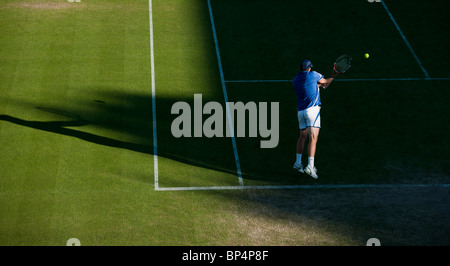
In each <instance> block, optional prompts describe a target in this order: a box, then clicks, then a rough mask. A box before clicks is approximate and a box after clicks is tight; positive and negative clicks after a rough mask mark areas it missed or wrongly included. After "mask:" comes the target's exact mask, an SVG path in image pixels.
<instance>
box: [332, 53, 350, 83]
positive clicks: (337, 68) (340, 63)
mask: <svg viewBox="0 0 450 266" xmlns="http://www.w3.org/2000/svg"><path fill="white" fill-rule="evenodd" d="M351 66H352V57H351V56H349V55H341V56H339V57H338V59H336V61H335V62H334V66H333V73H332V74H331V78H334V77H336V76H337V75H340V74H344V73H345V72H346V71H347V70H349V69H350V67H351Z"/></svg>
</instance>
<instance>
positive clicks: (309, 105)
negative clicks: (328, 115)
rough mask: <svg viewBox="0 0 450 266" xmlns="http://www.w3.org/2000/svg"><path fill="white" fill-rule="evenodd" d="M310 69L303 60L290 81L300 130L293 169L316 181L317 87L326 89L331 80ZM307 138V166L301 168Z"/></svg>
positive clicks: (319, 106)
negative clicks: (295, 97)
mask: <svg viewBox="0 0 450 266" xmlns="http://www.w3.org/2000/svg"><path fill="white" fill-rule="evenodd" d="M312 67H313V64H312V63H311V61H310V60H308V59H304V60H303V61H302V62H301V65H300V69H301V71H300V72H299V73H298V74H297V76H295V77H294V79H293V80H292V83H293V85H294V90H295V93H296V95H297V115H298V123H299V128H300V136H299V138H298V140H297V160H296V162H295V164H294V168H295V169H297V170H298V171H299V172H300V173H305V172H306V173H307V174H308V175H310V176H312V177H313V178H315V179H317V178H319V176H318V175H317V169H316V167H314V156H315V154H316V146H317V139H318V137H319V130H320V108H321V102H320V91H319V87H323V88H326V87H328V85H330V83H331V82H332V81H333V78H328V79H325V78H324V76H323V75H322V74H320V73H317V72H316V71H311V68H312ZM308 136H309V145H308V164H307V165H306V167H305V168H303V164H302V154H303V148H304V146H305V141H306V138H308Z"/></svg>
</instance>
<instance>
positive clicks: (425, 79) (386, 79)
mask: <svg viewBox="0 0 450 266" xmlns="http://www.w3.org/2000/svg"><path fill="white" fill-rule="evenodd" d="M433 80H434V81H437V80H450V78H361V79H334V80H333V82H336V81H433ZM291 81H292V80H290V79H267V80H264V79H255V80H226V81H225V82H226V83H282V82H291Z"/></svg>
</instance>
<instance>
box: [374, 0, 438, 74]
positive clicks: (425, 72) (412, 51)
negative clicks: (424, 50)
mask: <svg viewBox="0 0 450 266" xmlns="http://www.w3.org/2000/svg"><path fill="white" fill-rule="evenodd" d="M381 3H382V4H383V7H384V9H385V10H386V12H387V13H388V15H389V17H390V18H391V20H392V23H394V25H395V27H396V28H397V31H398V32H399V33H400V35H401V36H402V38H403V41H404V42H405V44H406V46H408V48H409V50H410V51H411V53H412V55H413V56H414V58H415V59H416V62H417V64H418V65H419V66H420V68H421V69H422V71H423V73H424V74H425V77H427V78H430V76H429V75H428V72H427V71H426V70H425V68H424V67H423V65H422V63H421V62H420V60H419V57H417V55H416V53H415V52H414V50H413V48H412V47H411V44H409V42H408V40H407V39H406V37H405V35H404V34H403V32H402V30H401V29H400V27H399V26H398V24H397V22H396V21H395V18H394V16H393V15H392V14H391V12H390V11H389V9H388V7H387V5H386V3H384V1H383V0H381Z"/></svg>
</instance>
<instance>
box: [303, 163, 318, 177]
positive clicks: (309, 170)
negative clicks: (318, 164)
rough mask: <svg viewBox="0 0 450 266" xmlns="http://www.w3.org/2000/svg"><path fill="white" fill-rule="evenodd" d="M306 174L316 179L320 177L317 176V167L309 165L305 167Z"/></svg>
mask: <svg viewBox="0 0 450 266" xmlns="http://www.w3.org/2000/svg"><path fill="white" fill-rule="evenodd" d="M305 173H307V174H308V175H310V176H312V177H313V178H314V179H317V178H319V176H318V175H317V169H316V168H315V167H311V166H310V165H307V166H306V167H305Z"/></svg>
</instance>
